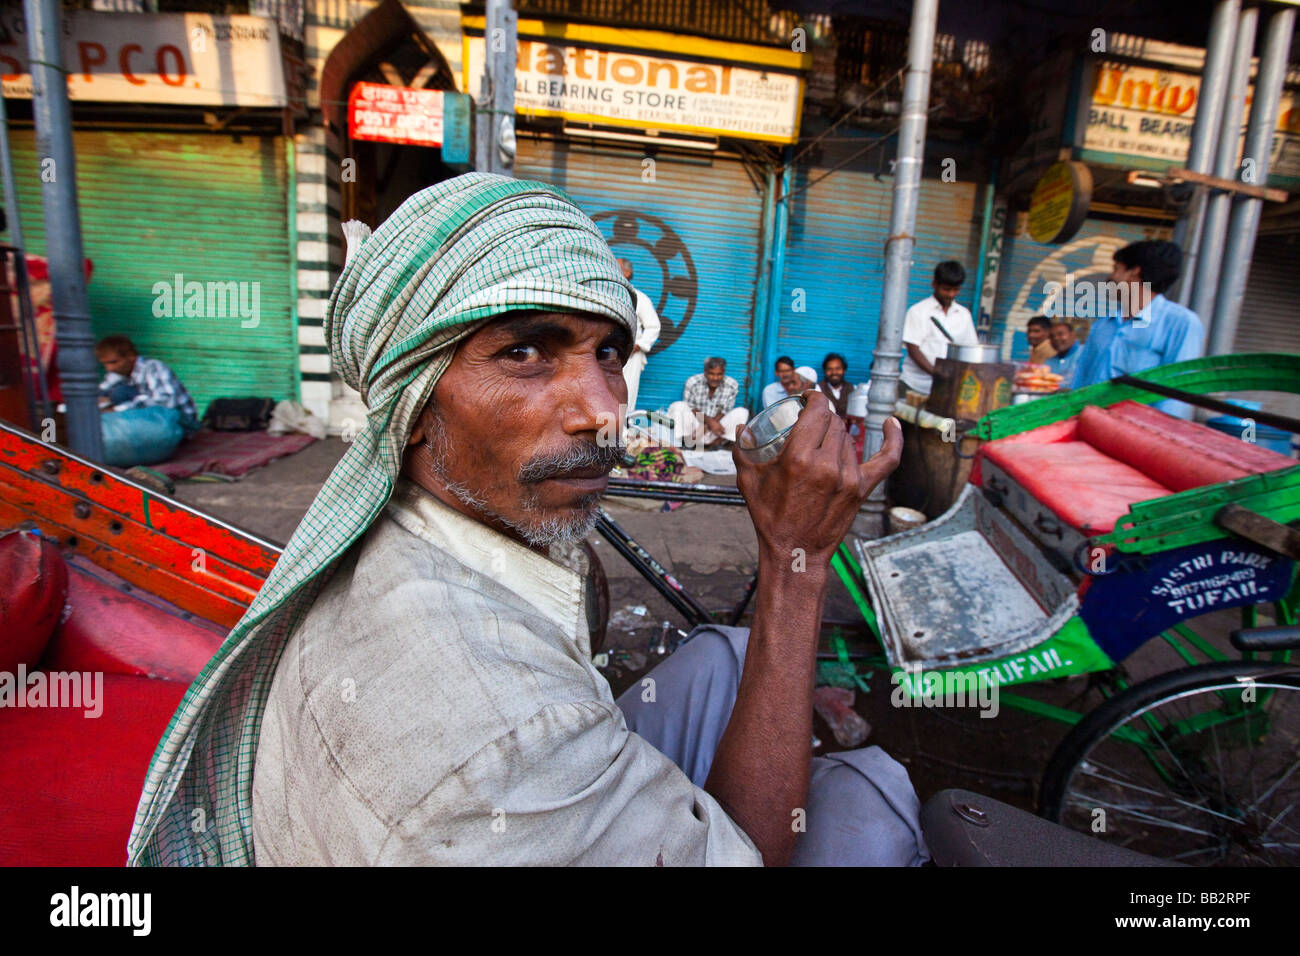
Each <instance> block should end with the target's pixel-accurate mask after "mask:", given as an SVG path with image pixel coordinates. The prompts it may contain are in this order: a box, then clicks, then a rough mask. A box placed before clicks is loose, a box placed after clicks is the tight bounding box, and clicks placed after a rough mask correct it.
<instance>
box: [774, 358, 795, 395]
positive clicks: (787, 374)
mask: <svg viewBox="0 0 1300 956" xmlns="http://www.w3.org/2000/svg"><path fill="white" fill-rule="evenodd" d="M776 380H777V381H778V382H780V383H781V384H782V385H784V386H785V387H786V388H787V389H789V387H790V385H791V384H792V383H793V382H794V380H795V374H794V366H793V365H786V364H785V363H784V362H778V363H777V364H776Z"/></svg>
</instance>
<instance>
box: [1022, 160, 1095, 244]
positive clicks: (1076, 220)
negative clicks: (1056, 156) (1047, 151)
mask: <svg viewBox="0 0 1300 956" xmlns="http://www.w3.org/2000/svg"><path fill="white" fill-rule="evenodd" d="M1091 202H1092V173H1091V172H1090V171H1089V169H1088V167H1087V166H1085V165H1084V164H1083V163H1075V162H1060V163H1054V164H1053V165H1051V166H1049V167H1048V169H1047V172H1045V173H1043V177H1042V178H1041V179H1040V180H1038V185H1037V186H1035V187H1034V194H1033V196H1031V197H1030V199H1029V234H1030V235H1031V236H1032V237H1033V238H1034V241H1035V242H1065V241H1066V240H1068V239H1070V238H1071V237H1073V236H1074V234H1075V233H1076V232H1078V231H1079V227H1080V226H1081V225H1083V220H1084V219H1085V218H1087V215H1088V206H1089V204H1090V203H1091Z"/></svg>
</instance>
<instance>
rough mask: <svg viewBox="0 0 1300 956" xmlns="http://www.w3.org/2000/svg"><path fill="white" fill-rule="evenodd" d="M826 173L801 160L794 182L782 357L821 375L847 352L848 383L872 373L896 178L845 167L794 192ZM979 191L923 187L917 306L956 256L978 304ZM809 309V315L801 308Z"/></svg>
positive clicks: (911, 297) (927, 183) (912, 289)
mask: <svg viewBox="0 0 1300 956" xmlns="http://www.w3.org/2000/svg"><path fill="white" fill-rule="evenodd" d="M825 172H826V171H825V170H824V169H820V168H817V167H806V166H800V167H798V169H797V171H796V175H795V176H794V178H793V182H792V183H791V190H792V199H791V202H792V203H793V206H792V208H791V210H790V232H789V240H788V246H787V252H786V258H785V271H784V277H783V282H782V295H781V298H780V301H779V302H778V303H777V304H778V305H779V307H780V310H781V324H780V330H779V334H778V345H779V351H778V354H786V355H789V356H790V357H791V358H793V359H794V360H795V363H796V364H797V365H811V366H812V367H813V368H814V369H816V370H817V375H818V377H819V378H820V377H821V363H822V359H823V358H824V357H825V355H826V353H827V352H840V353H842V354H843V355H844V357H845V358H846V359H847V360H848V365H849V371H848V375H847V378H848V380H849V381H851V382H855V383H857V382H863V381H866V379H867V377H868V373H867V368H868V366H869V365H870V363H871V357H872V352H873V351H874V350H875V347H876V329H877V328H878V326H879V325H880V298H881V292H882V290H883V288H884V281H885V241H886V239H887V238H888V236H889V211H890V206H891V203H892V201H893V178H892V177H889V176H883V177H881V178H880V179H879V180H877V179H876V177H875V175H874V174H873V173H872V172H867V171H862V170H854V169H842V170H837V171H835V172H833V173H831V174H830V176H828V177H827V178H826V179H822V180H821V181H820V182H814V183H813V185H812V186H811V188H808V189H804V190H802V191H800V192H795V190H800V189H801V187H802V186H804V185H805V184H806V183H809V182H813V181H814V180H817V179H818V177H820V176H822V175H824V174H825ZM975 195H976V190H975V185H974V184H972V183H961V182H957V183H944V182H940V181H938V180H931V179H927V180H924V181H923V182H922V183H921V190H920V201H919V204H918V208H917V220H916V246H915V251H914V252H913V262H912V270H911V275H910V278H909V282H908V299H907V301H908V304H909V305H910V304H911V303H913V302H917V301H919V300H921V299H924V298H925V297H926V296H928V295H930V294H931V293H932V291H933V289H932V287H931V286H932V280H933V278H934V267H935V266H936V265H938V264H939V263H940V262H943V261H944V260H946V259H955V260H957V261H958V262H960V263H961V264H962V265H964V266H965V267H966V274H967V285H966V286H965V287H964V288H963V290H962V294H961V296H960V297H959V298H958V301H959V302H961V304H962V305H965V306H967V307H968V308H969V307H970V305H971V300H972V298H973V296H974V283H975V257H976V254H977V252H978V250H979V223H978V222H976V221H974V217H975ZM800 305H802V306H803V309H804V311H802V312H799V311H796V309H798V308H799V307H800ZM971 314H972V316H973V315H974V310H973V309H972V310H971ZM763 374H764V376H765V378H764V381H765V382H768V381H772V380H773V379H774V377H775V373H774V371H773V370H772V369H770V368H769V369H764V370H763Z"/></svg>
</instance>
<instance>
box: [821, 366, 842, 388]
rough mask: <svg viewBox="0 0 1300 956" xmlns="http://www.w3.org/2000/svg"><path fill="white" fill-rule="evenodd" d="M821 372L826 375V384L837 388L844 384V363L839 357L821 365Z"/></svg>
mask: <svg viewBox="0 0 1300 956" xmlns="http://www.w3.org/2000/svg"><path fill="white" fill-rule="evenodd" d="M822 374H823V375H825V376H826V381H827V383H828V384H830V385H831V386H832V387H834V388H839V387H840V386H841V385H843V384H844V363H843V362H841V361H840V360H839V359H831V360H830V361H829V362H827V363H826V364H825V365H823V366H822Z"/></svg>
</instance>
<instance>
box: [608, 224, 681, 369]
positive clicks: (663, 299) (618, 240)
mask: <svg viewBox="0 0 1300 956" xmlns="http://www.w3.org/2000/svg"><path fill="white" fill-rule="evenodd" d="M591 218H592V220H593V221H595V223H596V224H597V225H598V226H600V228H601V231H602V232H603V233H604V234H605V238H606V239H607V240H608V241H609V245H610V248H611V249H613V250H614V255H616V256H619V257H620V258H623V259H627V260H629V261H630V262H631V263H632V268H633V276H632V284H633V285H634V286H636V287H637V288H638V289H639V290H640V291H641V292H642V294H644V295H647V296H649V297H650V301H651V302H653V303H654V306H655V311H656V312H658V313H659V321H660V322H661V323H662V325H661V328H660V330H659V341H658V342H656V343H655V347H654V348H653V349H652V350H651V352H652V353H653V352H660V351H662V350H663V349H666V348H668V346H670V345H672V344H673V343H674V342H676V341H677V340H678V339H679V338H681V336H682V333H683V332H685V331H686V326H687V325H689V324H690V321H691V316H692V315H694V314H695V302H696V299H697V298H699V292H700V283H699V278H698V276H696V274H695V262H694V260H692V259H691V253H690V251H689V250H688V249H687V248H686V243H684V242H682V238H681V236H679V235H677V233H675V232H673V230H672V227H671V226H669V225H668V223H666V222H664V221H663V220H662V219H660V218H659V217H658V216H650V215H647V214H646V213H643V212H637V211H635V210H633V209H614V210H611V211H609V212H601V213H597V214H596V215H594V216H592V217H591ZM652 267H657V268H658V273H659V274H658V276H657V277H656V276H655V275H654V270H653V268H652ZM656 279H657V280H658V288H656V287H655V282H656Z"/></svg>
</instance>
